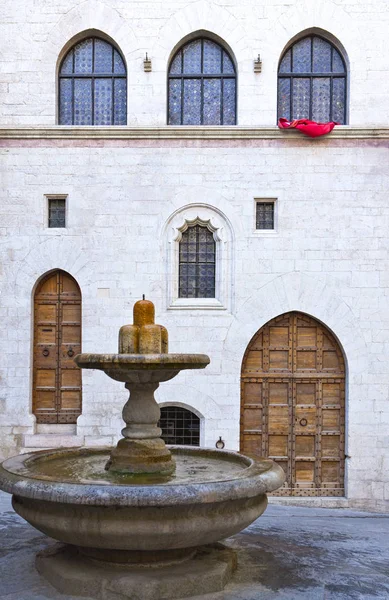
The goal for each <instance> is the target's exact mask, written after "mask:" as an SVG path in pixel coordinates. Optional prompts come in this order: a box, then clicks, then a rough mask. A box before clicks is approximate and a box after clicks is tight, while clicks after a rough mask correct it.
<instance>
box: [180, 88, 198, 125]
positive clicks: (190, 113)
mask: <svg viewBox="0 0 389 600" xmlns="http://www.w3.org/2000/svg"><path fill="white" fill-rule="evenodd" d="M200 124H201V80H200V79H184V119H183V125H200Z"/></svg>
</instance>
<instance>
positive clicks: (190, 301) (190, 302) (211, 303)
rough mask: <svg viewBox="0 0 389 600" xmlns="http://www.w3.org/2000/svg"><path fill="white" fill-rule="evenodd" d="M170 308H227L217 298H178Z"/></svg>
mask: <svg viewBox="0 0 389 600" xmlns="http://www.w3.org/2000/svg"><path fill="white" fill-rule="evenodd" d="M168 310H227V308H226V307H225V306H223V304H222V303H221V302H220V301H219V300H217V299H216V298H177V299H176V300H173V301H172V302H171V304H170V305H169V306H168Z"/></svg>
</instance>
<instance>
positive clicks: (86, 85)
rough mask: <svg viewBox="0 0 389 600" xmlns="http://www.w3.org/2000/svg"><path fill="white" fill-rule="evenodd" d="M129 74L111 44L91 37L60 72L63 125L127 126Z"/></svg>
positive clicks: (67, 57)
mask: <svg viewBox="0 0 389 600" xmlns="http://www.w3.org/2000/svg"><path fill="white" fill-rule="evenodd" d="M126 123H127V73H126V67H125V65H124V60H123V57H122V56H121V54H120V52H119V51H118V50H117V49H116V48H115V47H114V46H113V45H112V44H110V43H109V42H107V41H105V40H102V39H100V38H98V37H89V38H87V39H84V40H82V41H81V42H79V43H77V44H76V45H75V46H73V47H72V48H71V50H69V52H68V53H67V54H66V55H65V57H64V59H63V60H62V63H61V66H60V69H59V124H60V125H126Z"/></svg>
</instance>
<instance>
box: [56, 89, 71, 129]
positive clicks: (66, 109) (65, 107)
mask: <svg viewBox="0 0 389 600" xmlns="http://www.w3.org/2000/svg"><path fill="white" fill-rule="evenodd" d="M72 90H73V81H72V79H60V82H59V100H60V101H59V124H60V125H72V122H73V118H72V114H73V91H72Z"/></svg>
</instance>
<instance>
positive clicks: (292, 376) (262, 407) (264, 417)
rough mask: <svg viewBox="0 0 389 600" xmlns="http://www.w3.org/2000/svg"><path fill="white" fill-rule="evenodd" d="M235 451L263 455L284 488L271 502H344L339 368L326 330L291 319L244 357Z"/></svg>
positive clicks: (269, 327) (302, 318)
mask: <svg viewBox="0 0 389 600" xmlns="http://www.w3.org/2000/svg"><path fill="white" fill-rule="evenodd" d="M241 394H242V395H241V438H240V439H241V451H242V452H244V453H246V454H252V455H262V456H269V457H270V458H272V459H273V460H275V461H276V462H277V463H278V464H279V465H281V466H282V467H283V468H284V470H285V473H286V482H285V484H284V487H283V488H281V489H280V490H279V491H278V492H276V493H275V495H280V496H343V495H344V457H345V456H344V424H345V364H344V359H343V354H342V351H341V349H340V347H339V344H338V343H337V341H336V340H335V338H334V336H333V335H332V334H331V333H330V332H329V331H328V329H327V328H326V327H325V326H324V325H322V324H321V323H319V322H318V321H316V320H315V319H313V318H312V317H308V316H307V315H305V314H302V313H298V312H291V313H287V314H284V315H281V316H279V317H277V318H276V319H273V320H272V321H270V322H269V323H267V324H266V325H265V326H264V327H263V328H262V329H261V330H260V331H259V332H258V333H257V334H256V335H255V336H254V337H253V339H252V340H251V342H250V343H249V345H248V347H247V350H246V352H245V355H244V358H243V364H242V377H241Z"/></svg>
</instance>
